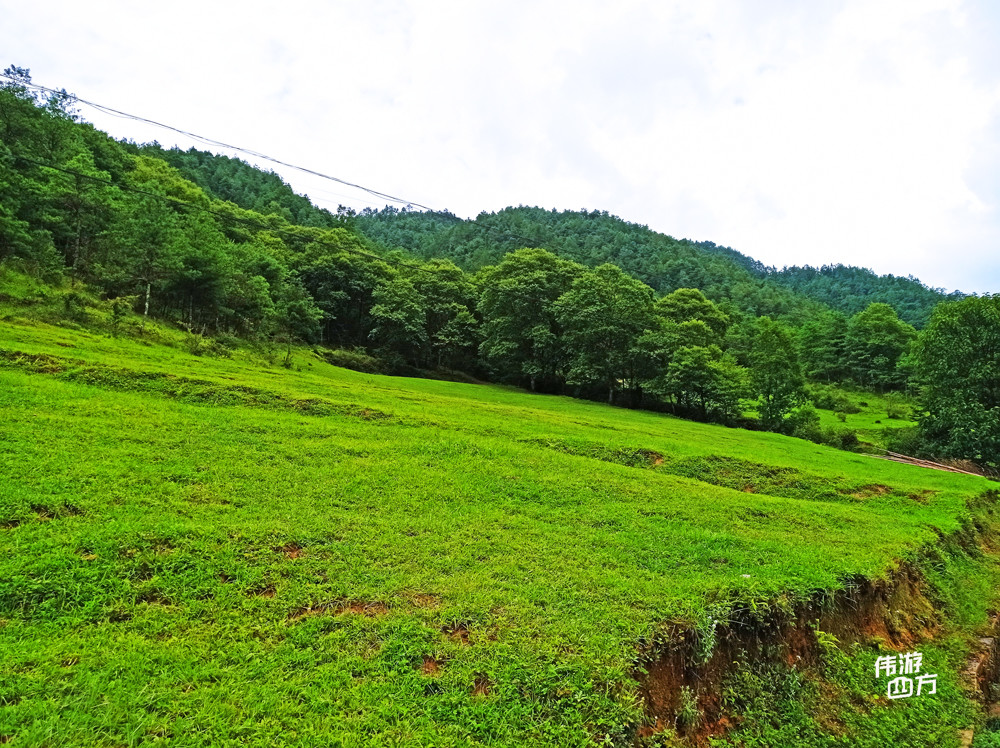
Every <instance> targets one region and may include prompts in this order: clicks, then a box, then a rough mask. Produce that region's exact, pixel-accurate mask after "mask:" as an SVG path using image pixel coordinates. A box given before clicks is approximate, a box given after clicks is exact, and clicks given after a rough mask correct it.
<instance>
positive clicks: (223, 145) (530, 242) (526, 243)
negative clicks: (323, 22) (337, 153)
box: [0, 73, 536, 247]
mask: <svg viewBox="0 0 1000 748" xmlns="http://www.w3.org/2000/svg"><path fill="white" fill-rule="evenodd" d="M0 78H3V79H5V80H8V81H11V82H12V83H15V84H17V85H19V86H24V87H26V88H34V89H38V90H39V91H45V92H46V93H50V94H54V95H56V96H66V97H68V98H70V99H72V101H74V102H79V103H81V104H86V105H87V106H90V107H93V108H94V109H97V110H98V111H101V112H104V113H105V114H109V115H111V116H114V117H120V118H125V119H130V120H134V121H136V122H143V123H145V124H148V125H153V126H154V127H160V128H163V129H165V130H170V131H171V132H176V133H178V134H180V135H184V136H186V137H189V138H192V139H194V140H196V141H198V142H200V143H203V144H205V145H210V146H217V147H219V148H227V149H229V150H232V151H236V152H238V153H244V154H246V155H248V156H253V157H254V158H259V159H263V160H264V161H270V162H271V163H275V164H279V165H280V166H285V167H287V168H289V169H295V170H296V171H300V172H302V173H304V174H310V175H312V176H316V177H319V178H321V179H327V180H330V181H332V182H336V183H337V184H342V185H344V186H347V187H353V188H355V189H358V190H361V191H363V192H367V193H368V194H369V195H372V196H374V197H378V198H381V199H383V200H389V201H390V202H395V203H399V204H401V205H406V206H414V207H417V208H421V209H423V210H425V211H427V212H428V213H430V214H432V215H436V216H441V217H444V218H448V219H450V220H455V221H459V222H462V223H467V224H468V225H470V226H475V227H476V228H478V229H480V230H484V231H488V232H491V233H494V234H498V235H499V236H500V237H501V238H504V239H513V240H516V241H518V242H522V243H523V245H524V246H526V247H534V246H536V241H535V240H534V239H528V238H526V237H521V236H517V235H516V234H511V233H508V232H505V231H502V230H501V229H496V228H493V227H492V226H484V225H482V224H480V223H477V222H475V221H465V220H464V219H462V218H459V217H458V216H456V215H455V214H453V213H450V212H448V211H446V210H435V209H434V208H431V207H429V206H427V205H424V204H422V203H418V202H414V201H412V200H405V199H403V198H401V197H394V196H392V195H389V194H388V193H385V192H380V191H378V190H375V189H372V188H370V187H365V186H363V185H360V184H355V183H354V182H349V181H347V180H345V179H341V178H340V177H335V176H331V175H329V174H324V173H322V172H319V171H315V170H313V169H309V168H308V167H305V166H297V165H296V164H290V163H288V162H286V161H282V160H280V159H277V158H274V157H272V156H268V155H267V154H265V153H260V152H259V151H255V150H252V149H250V148H241V147H240V146H235V145H230V144H228V143H224V142H222V141H220V140H214V139H212V138H208V137H205V136H203V135H198V134H197V133H193V132H189V131H188V130H183V129H181V128H179V127H174V126H173V125H167V124H164V123H162V122H157V121H156V120H152V119H148V118H146V117H141V116H139V115H137V114H129V113H128V112H123V111H121V110H120V109H114V108H112V107H109V106H105V105H104V104H98V103H96V102H93V101H88V100H87V99H81V98H80V97H79V96H77V95H76V94H70V93H67V91H66V90H65V89H62V90H57V89H54V88H49V87H48V86H42V85H40V84H38V83H31V82H25V81H23V80H21V79H19V78H16V77H14V76H10V75H7V74H5V73H0Z"/></svg>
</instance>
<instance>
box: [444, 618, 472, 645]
mask: <svg viewBox="0 0 1000 748" xmlns="http://www.w3.org/2000/svg"><path fill="white" fill-rule="evenodd" d="M441 632H442V633H443V634H444V635H445V636H447V637H448V638H449V639H451V640H452V641H453V642H457V643H458V644H461V645H463V646H466V647H467V646H469V644H470V635H469V629H468V627H467V626H466V625H465V624H464V623H449V624H448V625H446V626H443V627H442V628H441Z"/></svg>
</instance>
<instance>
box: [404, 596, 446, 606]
mask: <svg viewBox="0 0 1000 748" xmlns="http://www.w3.org/2000/svg"><path fill="white" fill-rule="evenodd" d="M406 599H407V600H409V601H410V602H411V603H412V604H413V605H414V607H417V608H424V609H427V610H432V609H434V608H437V607H439V606H440V605H441V596H440V595H435V594H434V593H432V592H414V593H411V594H408V595H407V596H406Z"/></svg>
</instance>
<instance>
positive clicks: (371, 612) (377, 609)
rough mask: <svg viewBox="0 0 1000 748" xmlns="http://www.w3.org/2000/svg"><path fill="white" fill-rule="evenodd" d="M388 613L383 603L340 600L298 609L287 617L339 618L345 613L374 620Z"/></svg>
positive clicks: (292, 618)
mask: <svg viewBox="0 0 1000 748" xmlns="http://www.w3.org/2000/svg"><path fill="white" fill-rule="evenodd" d="M388 612H389V607H388V606H387V605H386V604H385V603H380V602H378V601H377V600H374V601H368V600H340V601H337V602H332V603H321V604H319V605H316V606H312V607H309V608H300V609H299V610H297V611H295V612H293V613H292V614H291V615H289V616H288V617H289V619H291V620H293V621H294V620H298V619H299V618H305V617H306V616H320V615H334V616H340V615H344V614H346V613H353V614H354V615H360V616H366V617H368V618H375V617H377V616H383V615H385V614H386V613H388Z"/></svg>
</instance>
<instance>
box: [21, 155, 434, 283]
mask: <svg viewBox="0 0 1000 748" xmlns="http://www.w3.org/2000/svg"><path fill="white" fill-rule="evenodd" d="M10 154H11V156H12V157H13V158H15V159H17V160H18V161H23V162H25V163H28V164H33V165H35V166H40V167H42V168H44V169H51V170H52V171H58V172H62V173H63V174H69V175H70V176H74V177H82V178H83V179H89V180H90V181H92V182H99V183H100V184H106V185H109V186H111V187H115V188H117V189H119V190H122V191H123V192H132V193H135V194H137V195H145V196H146V197H152V198H156V199H157V200H163V201H164V202H168V203H172V204H173V205H177V206H181V207H184V208H193V209H194V210H200V211H202V212H203V213H209V214H211V215H213V216H216V217H218V218H221V219H223V220H227V221H235V222H236V223H242V224H245V225H248V226H251V227H253V228H256V229H260V230H262V231H270V232H271V233H273V234H279V235H284V236H288V237H290V238H292V239H294V240H295V241H310V242H314V243H316V244H320V245H323V246H327V247H332V248H335V249H337V250H339V251H342V252H349V253H352V254H356V255H361V256H363V257H368V258H370V259H373V260H379V261H380V262H384V263H386V264H388V265H397V266H399V267H407V268H412V269H414V270H421V271H423V272H425V273H433V272H434V271H433V270H431V269H430V268H427V267H424V266H422V265H414V264H413V263H409V262H402V261H399V260H391V259H389V258H386V257H382V256H380V255H376V254H372V253H371V252H365V251H364V250H361V249H353V248H351V247H344V246H341V245H339V244H333V243H332V242H329V241H324V240H323V239H320V238H310V237H305V236H301V235H299V234H296V233H295V232H292V231H287V230H285V229H280V228H275V227H274V226H268V225H267V224H265V223H262V222H260V221H255V220H253V219H250V218H242V217H240V216H234V215H230V214H229V213H223V212H221V211H218V210H212V209H211V208H206V207H204V206H201V205H197V204H195V203H189V202H187V201H186V200H178V199H177V198H175V197H170V196H168V195H160V194H157V193H155V192H149V191H148V190H141V189H139V188H137V187H127V186H125V185H121V184H117V183H115V182H113V181H111V180H110V179H102V178H101V177H95V176H93V175H91V174H84V173H82V172H79V171H76V170H75V169H67V168H65V167H62V166H55V165H54V164H47V163H45V162H43V161H37V160H36V159H33V158H28V157H27V156H21V155H20V154H17V153H14V152H13V151H11V152H10ZM237 207H239V206H237ZM240 210H244V209H243V208H240ZM302 228H304V229H306V230H311V229H313V228H315V227H312V226H303V227H302Z"/></svg>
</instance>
